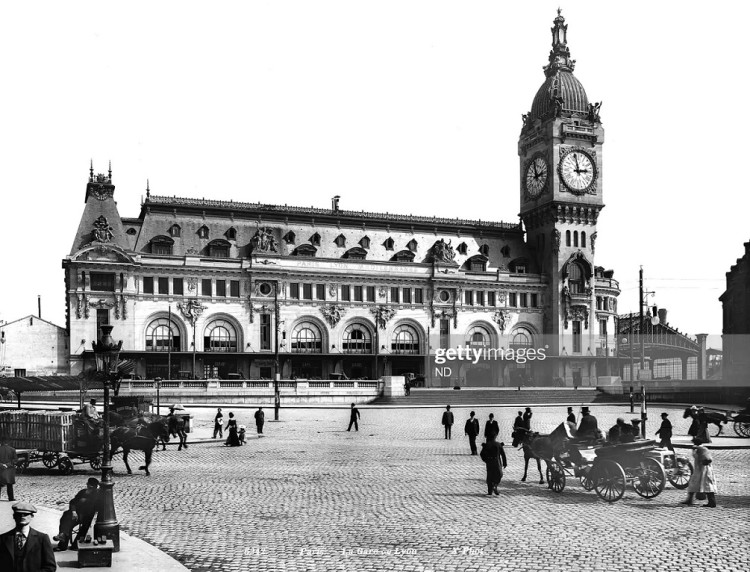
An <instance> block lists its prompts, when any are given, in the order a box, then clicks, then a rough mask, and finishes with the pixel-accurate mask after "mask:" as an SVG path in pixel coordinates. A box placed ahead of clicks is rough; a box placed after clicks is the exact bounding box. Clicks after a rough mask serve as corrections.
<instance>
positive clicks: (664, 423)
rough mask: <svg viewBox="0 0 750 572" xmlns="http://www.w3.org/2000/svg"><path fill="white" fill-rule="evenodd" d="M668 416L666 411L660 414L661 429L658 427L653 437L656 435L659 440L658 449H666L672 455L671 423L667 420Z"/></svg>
mask: <svg viewBox="0 0 750 572" xmlns="http://www.w3.org/2000/svg"><path fill="white" fill-rule="evenodd" d="M668 415H669V414H668V413H667V412H666V411H665V412H664V413H662V414H661V427H659V430H658V431H657V432H656V433H654V435H658V436H659V439H661V441H660V442H659V447H666V448H667V449H669V450H670V451H672V452H673V453H674V447H673V446H672V423H671V422H670V421H669V419H667V416H668Z"/></svg>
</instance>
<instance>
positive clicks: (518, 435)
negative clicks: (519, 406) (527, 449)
mask: <svg viewBox="0 0 750 572" xmlns="http://www.w3.org/2000/svg"><path fill="white" fill-rule="evenodd" d="M519 427H520V428H521V429H526V426H525V425H524V422H523V412H522V411H519V412H518V415H516V418H515V420H514V421H513V433H512V434H511V437H512V438H513V446H514V447H518V443H520V442H521V440H522V439H523V436H524V433H525V432H524V431H517V429H518V428H519Z"/></svg>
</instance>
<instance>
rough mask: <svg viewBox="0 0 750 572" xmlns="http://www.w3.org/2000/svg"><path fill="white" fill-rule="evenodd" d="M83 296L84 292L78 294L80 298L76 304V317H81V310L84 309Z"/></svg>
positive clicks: (77, 296)
mask: <svg viewBox="0 0 750 572" xmlns="http://www.w3.org/2000/svg"><path fill="white" fill-rule="evenodd" d="M83 297H84V294H76V298H78V304H77V305H76V319H78V320H80V319H81V311H82V310H83Z"/></svg>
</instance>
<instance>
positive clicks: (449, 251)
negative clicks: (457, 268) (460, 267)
mask: <svg viewBox="0 0 750 572" xmlns="http://www.w3.org/2000/svg"><path fill="white" fill-rule="evenodd" d="M451 242H452V241H450V240H449V241H448V243H447V244H446V242H445V240H443V239H442V238H441V239H440V240H437V241H435V244H433V245H432V248H430V254H431V255H432V259H433V260H434V261H435V262H448V263H451V262H453V261H454V259H455V258H456V253H455V252H454V250H453V246H451Z"/></svg>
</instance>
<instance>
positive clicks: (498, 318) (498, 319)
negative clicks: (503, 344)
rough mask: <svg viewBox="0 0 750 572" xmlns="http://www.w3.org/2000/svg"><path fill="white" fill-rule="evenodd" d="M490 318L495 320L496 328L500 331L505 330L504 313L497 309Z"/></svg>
mask: <svg viewBox="0 0 750 572" xmlns="http://www.w3.org/2000/svg"><path fill="white" fill-rule="evenodd" d="M492 319H493V320H495V323H496V324H497V327H498V329H499V330H500V331H501V332H505V322H506V320H507V316H506V315H505V313H504V312H502V311H501V310H498V311H497V312H495V315H494V316H493V317H492Z"/></svg>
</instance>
